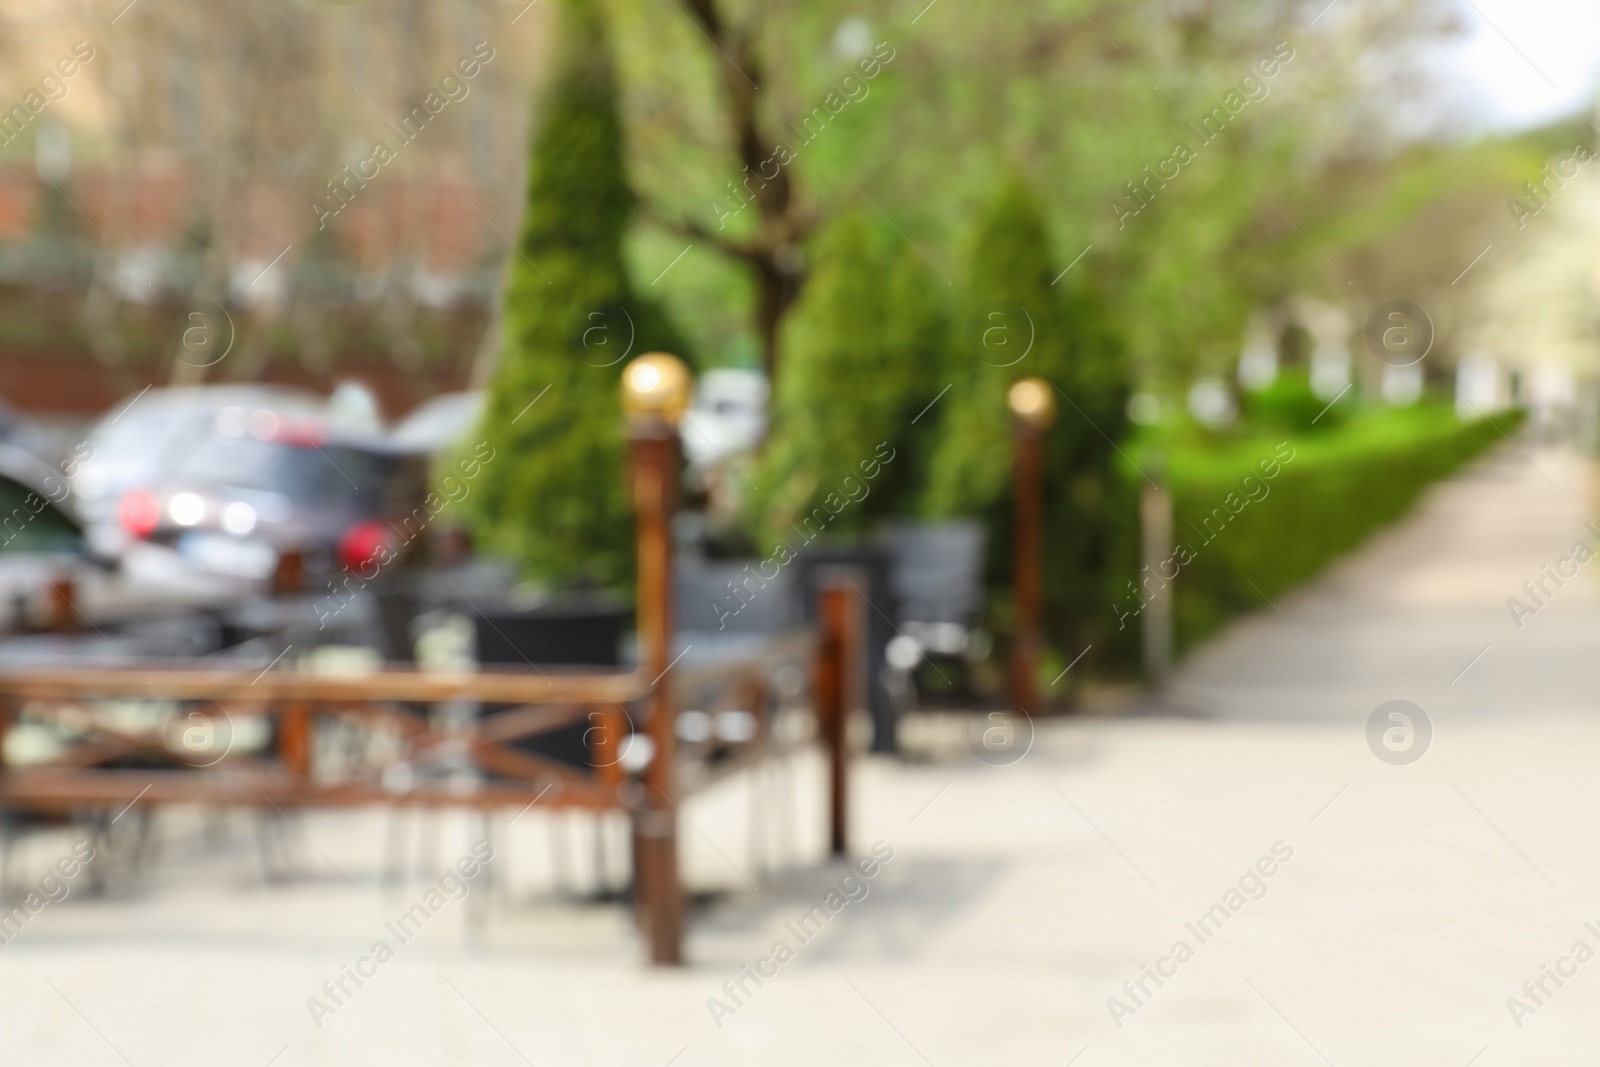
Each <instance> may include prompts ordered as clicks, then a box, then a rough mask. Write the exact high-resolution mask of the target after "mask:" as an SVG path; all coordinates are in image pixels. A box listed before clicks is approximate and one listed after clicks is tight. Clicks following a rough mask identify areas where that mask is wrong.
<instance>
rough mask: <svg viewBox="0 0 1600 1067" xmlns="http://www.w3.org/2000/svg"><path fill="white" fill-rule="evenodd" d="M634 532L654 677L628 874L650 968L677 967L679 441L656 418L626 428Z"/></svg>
mask: <svg viewBox="0 0 1600 1067" xmlns="http://www.w3.org/2000/svg"><path fill="white" fill-rule="evenodd" d="M629 453H630V457H629V458H630V466H631V468H632V469H631V472H630V473H631V476H632V481H633V486H632V488H633V492H632V497H633V507H634V529H635V536H636V538H637V541H638V633H639V668H640V669H641V670H642V671H643V672H644V673H645V674H646V675H647V676H649V677H650V678H653V679H655V682H654V691H653V692H652V693H651V695H650V696H649V697H648V698H647V699H646V705H647V706H648V708H649V713H648V714H649V718H648V720H647V726H648V730H649V736H650V740H651V741H652V742H653V743H654V751H653V754H652V755H651V758H650V764H649V766H648V767H646V768H645V771H644V797H643V800H642V802H641V806H640V808H639V810H638V812H637V813H636V814H635V817H634V839H635V840H634V855H635V856H636V857H637V869H636V870H635V872H634V882H635V893H636V904H637V907H638V909H639V918H640V920H641V922H640V925H641V926H642V928H643V930H644V936H645V940H646V943H647V944H648V947H649V954H650V962H651V963H655V964H662V965H676V964H680V963H682V962H683V891H682V887H681V886H680V885H679V883H678V819H677V815H678V812H677V796H678V794H677V781H676V770H677V767H676V758H675V757H676V748H677V730H676V723H675V718H676V711H677V709H676V708H675V706H674V704H673V699H672V682H671V679H670V678H668V677H667V671H668V668H669V667H670V665H671V662H672V660H671V656H672V511H673V497H674V492H673V490H674V487H675V483H676V481H677V472H678V435H677V431H676V430H675V429H674V428H673V426H672V425H671V424H670V423H668V422H666V421H665V420H663V419H640V420H634V421H633V422H632V423H631V433H630V442H629Z"/></svg>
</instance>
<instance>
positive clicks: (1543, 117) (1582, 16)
mask: <svg viewBox="0 0 1600 1067" xmlns="http://www.w3.org/2000/svg"><path fill="white" fill-rule="evenodd" d="M1456 6H1457V8H1458V9H1459V10H1460V13H1461V22H1462V27H1463V30H1464V32H1463V34H1462V35H1461V36H1460V38H1458V40H1457V41H1456V42H1455V43H1454V44H1452V45H1451V46H1450V47H1449V48H1448V49H1446V51H1445V53H1444V54H1443V55H1441V56H1440V57H1439V58H1438V62H1439V63H1440V66H1441V68H1442V70H1441V73H1442V74H1443V75H1444V77H1445V78H1446V79H1447V80H1448V81H1449V82H1451V83H1454V85H1455V86H1457V87H1459V96H1460V97H1461V99H1462V102H1463V103H1464V104H1465V105H1466V107H1467V108H1468V110H1469V113H1470V115H1471V117H1472V118H1475V119H1477V120H1478V121H1477V122H1473V123H1472V124H1473V125H1476V126H1479V127H1480V128H1481V127H1487V128H1492V129H1498V130H1509V129H1521V128H1526V127H1530V126H1538V125H1541V124H1542V123H1545V122H1548V121H1550V120H1552V119H1556V118H1562V117H1565V116H1567V115H1570V114H1572V113H1573V112H1575V111H1579V110H1583V109H1588V110H1590V111H1592V110H1593V109H1594V106H1595V102H1596V97H1597V95H1600V0H1456ZM1451 95H1452V96H1456V95H1458V94H1457V93H1456V92H1452V93H1451Z"/></svg>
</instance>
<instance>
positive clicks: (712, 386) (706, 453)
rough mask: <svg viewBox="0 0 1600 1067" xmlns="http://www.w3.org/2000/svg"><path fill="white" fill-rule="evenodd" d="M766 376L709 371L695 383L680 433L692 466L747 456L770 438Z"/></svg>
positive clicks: (752, 373) (725, 369)
mask: <svg viewBox="0 0 1600 1067" xmlns="http://www.w3.org/2000/svg"><path fill="white" fill-rule="evenodd" d="M768 392H769V389H768V385H767V376H766V375H764V374H762V373H761V372H760V371H753V370H733V369H729V368H721V369H718V370H708V371H706V372H705V373H704V374H702V375H701V376H700V380H699V381H698V382H696V383H695V390H694V399H693V400H691V401H690V403H689V411H688V413H687V416H686V417H685V419H684V426H683V430H682V432H681V436H682V438H683V451H684V455H685V456H686V457H687V459H688V460H689V463H690V465H691V466H695V467H709V466H713V465H715V464H716V463H719V462H728V461H730V460H733V459H734V458H735V457H737V456H739V455H747V454H749V453H751V452H753V451H755V449H756V448H757V447H759V446H760V444H761V442H762V440H763V439H764V438H765V437H766V436H767V395H768Z"/></svg>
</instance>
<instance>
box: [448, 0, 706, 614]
mask: <svg viewBox="0 0 1600 1067" xmlns="http://www.w3.org/2000/svg"><path fill="white" fill-rule="evenodd" d="M552 54H553V55H554V56H555V57H556V61H557V64H558V65H557V69H556V71H555V74H554V78H553V80H552V82H551V84H550V86H549V87H548V89H547V97H546V99H547V103H546V106H545V109H544V114H543V121H542V125H541V126H540V128H539V130H538V132H537V135H536V137H535V140H534V146H533V154H532V160H531V164H530V167H529V176H528V199H527V209H526V211H525V214H524V218H523V224H522V232H521V235H520V239H519V241H518V248H517V251H518V255H517V256H515V257H514V258H512V260H511V269H510V273H509V276H508V279H507V283H506V292H505V302H506V303H505V324H504V330H505V334H504V342H503V346H504V347H503V349H502V353H501V359H500V365H499V367H498V369H497V371H496V373H495V377H494V380H493V382H492V383H491V385H490V388H489V399H488V404H487V407H486V410H485V414H484V424H483V427H482V431H483V435H484V437H485V439H486V440H487V441H488V443H489V444H490V445H491V446H492V447H493V448H494V449H495V453H496V459H495V461H494V462H492V463H490V464H489V465H488V466H487V467H486V468H485V471H484V476H483V479H482V483H481V484H480V485H479V486H478V488H477V491H476V492H475V493H474V494H473V495H472V496H471V497H470V498H469V499H468V503H467V508H466V512H467V518H468V521H469V523H470V524H471V526H472V528H473V530H474V533H475V534H476V535H477V536H478V538H479V541H480V544H481V545H482V546H483V547H484V548H485V549H486V550H488V551H490V552H493V553H497V554H501V555H506V556H509V557H511V558H514V559H516V560H517V561H518V562H519V563H520V564H521V566H522V567H523V569H524V571H525V572H526V573H527V574H529V575H530V576H531V577H534V578H536V579H539V580H543V581H546V582H550V583H557V584H559V583H566V582H571V581H574V580H587V581H591V582H596V583H600V584H613V583H617V582H621V581H625V580H627V578H628V575H629V573H630V571H631V567H632V546H631V538H632V533H631V528H632V524H631V522H630V516H629V511H628V507H627V504H626V500H625V498H624V495H623V474H622V469H623V460H624V447H623V445H624V442H623V425H622V416H621V412H620V408H619V402H618V388H619V378H620V376H621V373H622V368H623V366H624V362H625V361H624V360H622V359H621V358H620V357H621V355H622V353H623V352H624V351H625V350H629V340H630V338H631V340H632V345H631V353H632V354H634V355H637V354H640V353H642V352H647V351H650V350H652V349H666V350H667V351H674V352H679V353H681V352H682V348H681V344H680V342H679V341H678V339H677V337H676V335H675V334H674V332H673V330H672V329H671V326H670V324H669V323H668V322H667V321H666V318H665V316H664V315H663V313H662V312H661V311H660V309H659V308H657V307H655V306H654V305H651V304H649V303H647V302H645V301H642V300H640V299H639V298H638V297H637V296H636V295H635V294H634V291H633V288H632V285H631V284H630V282H629V279H628V274H627V270H626V268H625V266H624V261H623V252H622V244H623V239H624V236H625V234H626V232H627V229H628V222H629V215H630V213H631V212H632V210H633V206H634V195H633V192H632V190H631V189H630V187H629V185H628V179H627V173H626V169H625V166H624V162H623V139H622V127H621V123H620V121H619V119H618V115H617V106H616V88H615V83H614V78H613V72H612V66H611V59H610V53H609V48H608V42H607V31H606V25H605V22H604V19H603V17H602V15H601V12H600V9H599V8H598V7H597V6H596V4H595V0H567V2H566V3H565V5H564V6H563V9H562V16H561V26H560V36H559V38H558V40H557V42H556V45H555V47H554V49H553V50H552Z"/></svg>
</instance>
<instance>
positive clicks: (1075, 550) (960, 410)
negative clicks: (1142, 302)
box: [926, 175, 1129, 645]
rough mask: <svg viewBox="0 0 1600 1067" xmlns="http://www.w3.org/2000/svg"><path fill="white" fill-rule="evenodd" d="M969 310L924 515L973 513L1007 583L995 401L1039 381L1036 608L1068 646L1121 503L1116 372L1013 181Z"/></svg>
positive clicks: (994, 220)
mask: <svg viewBox="0 0 1600 1067" xmlns="http://www.w3.org/2000/svg"><path fill="white" fill-rule="evenodd" d="M1058 278H1059V281H1057V280H1056V279H1058ZM1053 282H1054V284H1052V283H1053ZM967 306H968V307H969V308H970V309H971V314H970V317H969V319H968V322H967V326H966V331H965V338H964V340H965V342H966V347H965V348H964V349H963V350H962V351H961V352H960V355H959V357H958V358H957V359H956V360H955V361H954V364H953V366H952V370H951V374H950V376H949V377H950V379H951V380H953V386H952V388H951V390H950V394H949V396H948V397H947V398H946V399H945V401H944V403H945V404H946V405H947V407H946V408H945V410H944V421H943V423H942V427H941V429H942V434H941V439H940V441H939V444H938V447H937V449H936V451H935V452H934V455H933V461H932V471H931V477H930V480H929V487H928V493H927V503H926V509H927V511H928V512H929V513H930V514H933V515H936V516H953V515H976V516H980V517H982V518H983V519H984V520H985V524H986V526H987V528H988V530H989V538H990V544H989V568H988V571H989V580H990V582H991V583H992V584H995V585H1003V584H1004V583H1005V582H1006V581H1007V580H1008V578H1009V575H1010V571H1011V560H1010V549H1011V539H1012V536H1013V534H1012V509H1013V506H1014V505H1013V498H1012V492H1011V485H1012V478H1011V454H1012V445H1011V417H1010V411H1009V408H1008V407H1007V405H1006V393H1007V390H1008V389H1009V388H1010V386H1011V384H1012V383H1013V382H1015V381H1016V380H1018V379H1019V378H1023V377H1028V376H1031V375H1037V376H1039V377H1042V378H1044V379H1045V380H1046V381H1048V382H1049V383H1050V384H1051V386H1052V387H1053V388H1054V390H1055V392H1056V399H1057V404H1058V407H1059V415H1058V418H1057V420H1056V423H1055V425H1054V426H1053V427H1052V428H1051V430H1050V432H1049V435H1048V437H1047V439H1046V445H1045V490H1044V493H1045V498H1044V508H1045V542H1046V544H1047V546H1048V550H1047V551H1048V559H1047V562H1046V566H1045V604H1046V610H1047V614H1048V623H1049V625H1050V633H1051V636H1052V637H1060V638H1061V639H1063V640H1064V641H1065V642H1066V643H1067V644H1074V645H1075V644H1077V642H1079V641H1080V640H1082V639H1084V638H1085V635H1086V634H1088V633H1090V632H1091V631H1092V629H1093V627H1094V626H1096V625H1097V623H1096V621H1095V620H1097V619H1098V617H1099V616H1098V615H1097V614H1096V612H1095V610H1094V609H1093V608H1092V607H1091V606H1090V605H1091V604H1092V603H1095V602H1099V601H1101V600H1103V598H1104V595H1105V593H1106V580H1107V579H1106V576H1107V574H1108V573H1110V560H1111V558H1112V554H1113V552H1114V550H1115V541H1116V540H1117V538H1116V537H1115V535H1114V532H1115V530H1116V529H1117V528H1118V527H1119V525H1123V524H1125V518H1123V517H1122V516H1125V513H1126V511H1127V509H1128V506H1129V505H1128V492H1127V490H1126V488H1125V486H1124V485H1123V484H1122V483H1121V480H1120V479H1119V478H1118V477H1117V475H1116V473H1115V470H1114V466H1113V462H1112V461H1113V459H1114V457H1115V445H1114V444H1113V442H1115V441H1117V440H1119V439H1120V438H1121V437H1122V436H1123V435H1124V433H1125V432H1126V426H1127V417H1126V414H1125V411H1126V406H1127V394H1128V383H1127V365H1126V360H1125V358H1124V352H1123V348H1122V343H1121V338H1120V336H1119V334H1118V332H1117V330H1116V328H1115V326H1114V320H1113V318H1112V314H1111V311H1110V309H1109V307H1108V303H1107V300H1106V297H1105V294H1104V293H1103V291H1102V290H1101V288H1100V285H1099V283H1098V282H1097V281H1096V280H1095V279H1094V278H1093V277H1092V275H1091V274H1090V272H1089V271H1088V270H1087V269H1083V268H1082V265H1081V264H1080V265H1079V266H1078V267H1077V268H1075V269H1074V270H1073V271H1070V272H1068V273H1067V274H1066V275H1064V276H1063V275H1061V274H1060V271H1059V270H1058V269H1057V268H1056V267H1055V264H1054V262H1053V258H1052V254H1051V248H1050V240H1049V237H1048V235H1047V234H1046V232H1045V225H1044V217H1043V214H1042V211H1041V210H1040V208H1039V205H1038V203H1037V201H1036V200H1035V199H1034V197H1033V195H1032V193H1031V192H1030V191H1029V189H1028V187H1027V185H1026V183H1025V182H1024V181H1023V180H1022V179H1021V178H1020V177H1017V176H1015V175H1013V176H1011V177H1010V178H1008V179H1007V180H1006V181H1005V182H1004V183H1003V184H1002V186H1001V188H1000V190H999V193H998V195H997V197H996V199H995V200H994V202H993V203H992V205H991V206H990V208H989V211H988V212H987V214H986V215H985V217H984V219H983V221H982V222H981V223H980V226H979V229H978V232H977V235H976V237H975V239H974V241H973V251H972V259H971V266H970V268H969V274H968V301H967ZM1030 340H1031V347H1029V342H1030ZM1024 353H1026V354H1024ZM1091 639H1092V638H1091Z"/></svg>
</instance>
